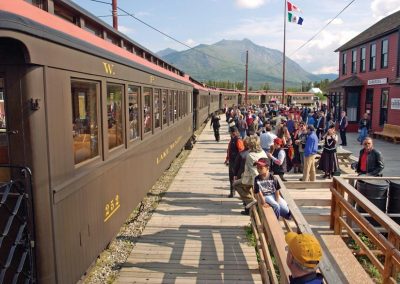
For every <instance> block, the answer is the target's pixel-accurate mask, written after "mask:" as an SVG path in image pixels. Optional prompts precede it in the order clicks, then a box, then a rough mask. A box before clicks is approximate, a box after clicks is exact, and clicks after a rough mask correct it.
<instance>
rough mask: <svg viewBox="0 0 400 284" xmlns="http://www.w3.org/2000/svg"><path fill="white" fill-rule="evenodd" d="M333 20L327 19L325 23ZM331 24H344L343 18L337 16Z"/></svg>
mask: <svg viewBox="0 0 400 284" xmlns="http://www.w3.org/2000/svg"><path fill="white" fill-rule="evenodd" d="M331 20H332V19H329V20H326V21H325V24H327V23H329V22H330V21H331ZM330 24H331V25H341V24H343V20H342V19H340V18H336V19H334V20H333V21H332V22H331V23H330Z"/></svg>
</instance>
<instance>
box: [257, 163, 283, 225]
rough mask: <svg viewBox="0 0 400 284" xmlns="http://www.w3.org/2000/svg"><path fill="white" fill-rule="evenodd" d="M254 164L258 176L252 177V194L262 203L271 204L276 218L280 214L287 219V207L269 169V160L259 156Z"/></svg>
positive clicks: (277, 183) (276, 181)
mask: <svg viewBox="0 0 400 284" xmlns="http://www.w3.org/2000/svg"><path fill="white" fill-rule="evenodd" d="M254 165H255V166H257V172H258V176H256V177H255V178H254V186H253V187H254V195H255V196H258V197H259V199H260V200H261V203H262V204H263V205H264V204H268V205H269V206H271V207H272V209H273V210H274V213H275V215H276V217H277V218H279V217H280V216H282V217H284V218H286V219H289V218H290V215H291V214H290V211H289V207H288V205H287V203H286V201H285V200H284V199H283V198H282V196H281V194H280V191H279V189H280V186H279V182H278V180H277V179H276V177H274V176H273V175H272V173H270V171H269V161H268V160H267V159H265V158H261V159H258V161H257V162H255V163H254Z"/></svg>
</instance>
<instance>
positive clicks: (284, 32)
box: [282, 0, 287, 104]
mask: <svg viewBox="0 0 400 284" xmlns="http://www.w3.org/2000/svg"><path fill="white" fill-rule="evenodd" d="M283 11H284V14H283V62H282V64H283V65H282V103H283V104H284V103H285V67H286V17H287V15H286V0H285V1H284V9H283Z"/></svg>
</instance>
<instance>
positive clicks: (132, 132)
mask: <svg viewBox="0 0 400 284" xmlns="http://www.w3.org/2000/svg"><path fill="white" fill-rule="evenodd" d="M139 98H140V87H138V86H129V87H128V102H129V139H130V140H134V139H136V138H139V133H140V129H139Z"/></svg>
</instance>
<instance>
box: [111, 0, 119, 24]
mask: <svg viewBox="0 0 400 284" xmlns="http://www.w3.org/2000/svg"><path fill="white" fill-rule="evenodd" d="M117 7H118V6H117V0H112V17H113V27H114V29H116V30H117V31H118V11H117Z"/></svg>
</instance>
